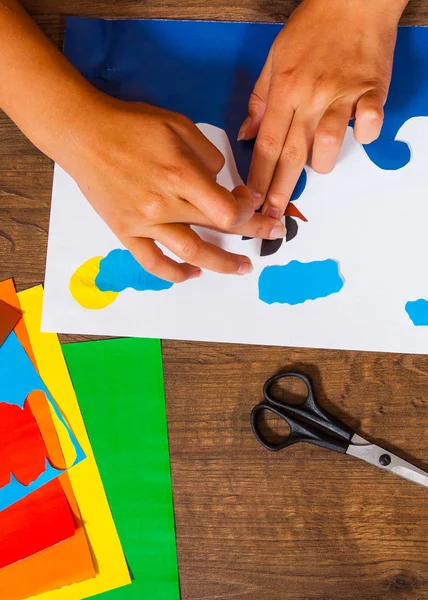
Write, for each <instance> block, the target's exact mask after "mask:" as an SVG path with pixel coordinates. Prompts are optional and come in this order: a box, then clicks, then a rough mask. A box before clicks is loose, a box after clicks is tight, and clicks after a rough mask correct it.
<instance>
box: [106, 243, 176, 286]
mask: <svg viewBox="0 0 428 600" xmlns="http://www.w3.org/2000/svg"><path fill="white" fill-rule="evenodd" d="M95 285H96V286H97V288H98V289H99V290H100V291H101V292H123V290H125V289H126V288H133V289H134V290H138V291H139V292H142V291H145V290H152V291H154V292H159V291H161V290H168V289H169V288H171V287H172V286H173V285H174V284H173V283H172V282H171V281H165V279H161V278H160V277H156V275H152V274H151V273H148V272H147V271H146V270H145V269H143V267H142V266H141V265H140V263H138V262H137V261H136V260H135V258H134V257H133V256H132V254H131V253H130V252H129V250H120V249H117V250H112V251H111V252H109V253H108V254H107V256H106V257H105V258H103V259H102V260H101V261H100V271H99V273H98V275H97V277H96V279H95Z"/></svg>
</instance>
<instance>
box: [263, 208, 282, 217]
mask: <svg viewBox="0 0 428 600" xmlns="http://www.w3.org/2000/svg"><path fill="white" fill-rule="evenodd" d="M266 215H267V216H268V217H272V219H279V218H280V216H281V214H280V210H279V208H275V207H274V206H269V208H268V209H267V211H266Z"/></svg>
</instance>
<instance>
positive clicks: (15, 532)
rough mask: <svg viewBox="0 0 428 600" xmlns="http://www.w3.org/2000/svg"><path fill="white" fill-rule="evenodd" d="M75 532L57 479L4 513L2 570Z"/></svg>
mask: <svg viewBox="0 0 428 600" xmlns="http://www.w3.org/2000/svg"><path fill="white" fill-rule="evenodd" d="M75 531H76V526H75V523H74V519H73V515H72V512H71V510H70V506H69V504H68V501H67V497H66V495H65V493H64V490H63V488H62V486H61V483H60V482H59V481H58V479H54V480H53V481H51V482H50V483H48V484H46V485H45V486H43V487H42V488H40V489H38V490H36V491H35V492H33V493H32V494H29V495H28V496H26V497H25V498H23V499H22V500H20V501H19V502H17V503H16V504H13V505H12V506H10V507H9V508H7V509H6V510H4V511H2V512H1V513H0V532H1V533H0V569H2V568H3V567H6V566H8V565H11V564H13V563H15V562H17V561H19V560H22V559H24V558H27V557H28V556H32V555H33V554H36V553H37V552H41V551H42V550H45V549H46V548H49V547H50V546H54V545H55V544H59V543H60V542H63V541H64V540H66V539H68V538H70V537H71V536H73V535H74V534H75ZM2 598H4V596H2Z"/></svg>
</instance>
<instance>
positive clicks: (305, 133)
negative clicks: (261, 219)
mask: <svg viewBox="0 0 428 600" xmlns="http://www.w3.org/2000/svg"><path fill="white" fill-rule="evenodd" d="M318 122H319V116H307V115H305V113H303V111H299V110H298V111H296V113H295V115H294V118H293V122H292V124H291V127H290V130H289V132H288V135H287V139H286V141H285V143H284V146H283V148H282V150H281V153H280V156H279V158H278V161H277V164H276V168H275V174H274V176H273V179H272V183H271V184H270V187H269V191H268V193H267V196H266V200H265V203H264V205H263V210H262V212H263V214H266V215H268V216H271V217H274V218H281V217H282V216H283V214H284V212H285V209H286V208H287V204H288V202H289V201H290V198H291V194H292V193H293V190H294V188H295V187H296V183H297V181H298V179H299V177H300V174H301V172H302V170H303V167H304V166H305V164H306V161H307V159H308V155H309V152H310V150H311V147H312V144H313V138H314V134H315V129H316V127H317V125H318Z"/></svg>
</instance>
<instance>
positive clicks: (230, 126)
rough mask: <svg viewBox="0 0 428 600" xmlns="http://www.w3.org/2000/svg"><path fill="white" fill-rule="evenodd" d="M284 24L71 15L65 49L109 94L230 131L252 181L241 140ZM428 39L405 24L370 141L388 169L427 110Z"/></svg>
mask: <svg viewBox="0 0 428 600" xmlns="http://www.w3.org/2000/svg"><path fill="white" fill-rule="evenodd" d="M281 28H282V25H280V24H273V23H269V24H267V23H224V22H210V21H156V20H144V21H143V20H132V21H130V20H119V21H109V20H101V19H83V18H78V17H69V18H67V20H66V38H65V45H64V53H65V55H66V56H67V58H69V60H70V61H71V62H72V63H73V64H74V65H75V66H76V67H77V69H78V70H79V71H80V72H81V73H83V75H84V76H85V77H86V78H87V79H88V80H89V81H90V82H91V83H92V84H93V85H94V86H95V87H97V88H98V89H100V90H102V91H104V92H106V93H107V94H109V95H111V96H115V97H117V98H121V99H123V100H133V101H142V102H148V103H150V104H154V105H157V106H161V107H163V108H167V109H169V110H174V111H178V112H181V113H183V114H185V115H187V116H188V117H189V118H190V119H192V121H194V122H195V123H198V122H200V123H211V124H212V125H216V126H217V127H221V128H222V129H224V130H225V131H226V133H227V135H228V137H229V140H230V142H231V144H232V149H233V153H234V155H235V158H236V163H237V167H238V171H239V173H240V175H241V177H242V179H243V180H244V181H246V179H247V175H248V170H249V166H250V161H251V154H252V148H253V145H252V143H246V144H243V143H242V142H241V143H238V142H237V141H236V138H237V134H238V131H239V128H240V126H241V124H242V122H243V120H244V118H245V117H246V107H247V103H248V98H249V96H250V94H251V92H252V90H253V87H254V84H255V82H256V80H257V78H258V76H259V75H260V71H261V69H262V67H263V64H264V62H265V60H266V57H267V55H268V52H269V48H270V46H271V44H272V42H273V41H274V39H275V37H276V36H277V35H278V33H279V31H280V30H281ZM427 45H428V28H427V27H400V28H399V30H398V39H397V47H396V52H395V60H394V68H393V73H392V80H391V87H390V93H389V96H388V101H387V103H386V105H385V121H384V125H383V129H382V133H381V135H380V137H379V139H378V140H377V141H376V142H374V143H373V144H370V145H369V146H365V150H366V152H367V154H368V156H369V158H370V159H371V160H372V161H373V162H374V163H375V164H376V165H377V166H378V167H380V168H382V169H394V170H395V169H399V168H400V167H403V166H404V165H406V164H407V163H408V162H409V160H410V150H409V147H408V145H407V144H405V143H404V142H400V141H395V136H396V134H397V132H398V130H399V129H400V127H401V126H402V125H403V123H405V122H406V121H407V120H408V119H410V118H411V117H415V116H428V104H427V103H426V97H427V94H428V54H427V53H426V52H425V48H426V47H427ZM162 81H164V85H163V84H162ZM403 82H405V85H403ZM351 124H352V123H351Z"/></svg>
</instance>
